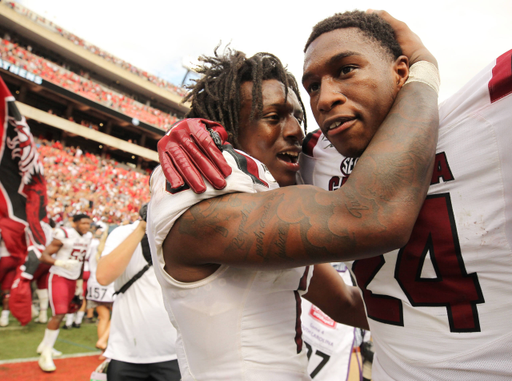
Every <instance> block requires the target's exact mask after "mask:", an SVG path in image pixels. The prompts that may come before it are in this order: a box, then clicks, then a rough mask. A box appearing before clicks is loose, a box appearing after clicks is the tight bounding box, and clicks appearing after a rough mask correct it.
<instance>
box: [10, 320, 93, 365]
mask: <svg viewBox="0 0 512 381" xmlns="http://www.w3.org/2000/svg"><path fill="white" fill-rule="evenodd" d="M45 329H46V324H39V323H35V322H34V321H31V322H30V323H28V324H27V325H26V326H25V327H22V326H21V324H20V323H19V322H18V321H17V320H16V319H15V318H13V317H12V315H10V316H9V325H8V326H7V327H0V361H3V360H12V359H23V358H31V357H38V354H37V353H36V349H37V346H38V345H39V343H40V342H41V340H42V339H43V336H44V330H45ZM96 341H97V333H96V324H94V323H89V324H86V323H84V324H82V325H81V327H80V328H72V329H68V330H66V329H61V330H60V332H59V337H58V338H57V342H56V343H55V349H57V350H59V351H61V352H62V354H63V355H70V354H75V353H91V352H93V353H98V354H99V353H100V352H99V351H98V350H97V349H96V348H95V347H94V345H95V343H96Z"/></svg>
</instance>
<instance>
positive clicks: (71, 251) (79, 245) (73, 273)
mask: <svg viewBox="0 0 512 381" xmlns="http://www.w3.org/2000/svg"><path fill="white" fill-rule="evenodd" d="M53 238H54V239H58V240H59V241H61V242H62V246H61V248H60V249H59V251H57V253H56V254H55V255H54V258H55V259H56V260H63V261H65V260H68V259H74V260H76V261H79V262H80V264H83V262H84V259H85V255H86V254H87V252H88V251H89V245H90V243H91V238H92V235H91V234H90V233H89V232H88V233H86V234H84V235H80V234H79V233H78V232H77V231H76V230H75V229H73V228H67V227H66V228H64V227H60V228H56V229H55V230H54V231H53ZM81 272H82V266H77V267H76V268H74V269H71V270H68V269H65V268H63V267H59V266H52V267H51V268H50V273H52V274H57V275H60V276H63V277H64V278H67V279H73V280H74V279H78V277H79V276H80V273H81Z"/></svg>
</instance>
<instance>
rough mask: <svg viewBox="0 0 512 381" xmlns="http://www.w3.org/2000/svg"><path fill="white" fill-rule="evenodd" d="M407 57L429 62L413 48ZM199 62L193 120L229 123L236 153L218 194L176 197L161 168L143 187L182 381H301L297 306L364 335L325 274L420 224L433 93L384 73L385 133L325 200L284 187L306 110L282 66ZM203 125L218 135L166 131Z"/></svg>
mask: <svg viewBox="0 0 512 381" xmlns="http://www.w3.org/2000/svg"><path fill="white" fill-rule="evenodd" d="M416 48H418V49H422V50H424V47H423V45H422V44H421V42H420V43H417V44H416ZM420 57H422V58H423V57H425V58H428V57H427V55H420ZM204 62H205V65H204V67H203V68H202V71H203V74H204V76H203V77H202V78H201V79H200V80H198V82H197V85H196V87H195V89H194V90H193V91H192V109H191V113H190V114H189V116H191V117H195V118H207V119H214V120H215V121H219V122H222V123H224V124H226V125H227V134H226V133H225V136H228V137H229V141H230V143H231V144H233V146H234V148H233V146H231V145H227V146H224V147H223V148H224V150H223V153H222V155H223V157H224V158H226V160H227V161H228V163H229V168H228V170H227V171H226V172H230V173H231V175H230V176H228V177H227V178H226V182H227V186H226V188H224V189H223V190H217V189H214V188H213V187H211V186H208V187H207V188H206V189H205V191H204V192H203V193H202V194H200V195H197V194H195V193H194V192H192V191H191V190H188V189H186V188H181V189H176V188H173V187H172V186H171V185H170V184H169V183H168V182H167V181H166V178H165V176H164V174H163V172H162V171H163V170H165V169H167V168H165V161H162V160H161V163H162V167H159V168H157V169H155V171H154V173H153V175H152V178H151V181H150V185H151V192H152V195H151V201H150V207H149V213H148V237H149V241H150V244H151V249H152V254H153V263H154V267H155V272H156V274H157V277H158V279H159V282H160V284H161V285H162V289H163V293H164V298H165V302H166V308H167V310H168V313H169V317H170V318H171V320H172V321H173V324H174V325H175V326H176V327H177V329H178V334H179V336H178V341H177V345H178V347H179V350H178V356H179V361H180V367H181V368H182V379H183V380H209V381H211V380H262V379H268V380H281V381H286V380H294V381H297V380H309V379H310V377H309V374H308V372H307V369H306V368H307V354H306V348H305V346H304V345H303V342H302V337H301V326H300V311H301V307H300V300H301V299H300V296H301V295H302V294H304V295H305V297H306V298H307V299H309V300H310V301H311V302H312V303H314V304H315V305H317V306H319V307H320V308H321V309H322V310H324V312H326V313H327V314H329V315H330V316H331V317H332V318H333V319H335V320H337V321H342V322H344V323H350V324H357V325H360V326H366V320H365V317H364V308H363V305H362V300H361V296H360V294H359V291H358V290H357V289H355V288H348V287H346V285H345V284H344V283H343V281H342V280H341V277H340V276H339V275H338V273H337V272H336V270H335V269H334V268H333V267H332V266H331V265H330V264H329V263H325V262H331V261H340V260H347V259H355V258H366V257H369V256H374V255H377V254H380V253H382V252H385V251H386V250H388V249H390V248H392V247H393V248H397V247H400V246H401V245H402V244H403V243H405V242H406V241H407V239H408V237H409V233H410V232H409V231H408V229H407V228H404V226H405V227H407V226H409V227H410V226H412V224H413V223H414V220H415V219H416V217H417V211H418V210H419V206H420V205H421V203H422V202H423V200H424V193H423V192H424V190H426V188H427V187H428V179H427V178H425V175H426V174H429V173H430V171H431V169H432V159H433V155H434V147H435V144H436V141H437V139H436V137H437V124H438V120H437V93H436V92H435V91H434V90H433V89H432V88H431V87H429V86H427V85H425V84H424V83H418V82H411V83H408V84H405V80H406V74H407V72H408V71H407V69H408V67H407V57H405V56H402V57H401V58H400V60H399V62H398V63H397V65H396V67H395V66H393V68H391V67H390V68H389V72H390V73H392V75H393V78H394V79H395V82H394V83H393V84H391V83H388V85H389V88H388V90H389V91H390V92H394V93H395V94H396V101H395V104H394V107H393V110H392V112H391V113H390V115H389V117H387V118H386V119H385V120H384V121H381V122H383V123H382V127H381V133H380V134H378V136H377V137H376V138H375V139H374V141H373V142H372V144H371V147H369V148H368V152H367V155H366V156H365V157H364V158H361V162H360V163H359V166H358V170H357V171H356V172H355V173H354V174H353V176H352V178H351V183H349V184H348V186H347V187H346V188H344V189H342V190H340V191H337V192H326V191H324V190H321V189H319V188H315V187H312V186H300V187H297V186H288V185H293V184H295V178H296V177H295V176H296V173H297V171H298V169H299V165H298V163H297V157H298V154H299V152H300V149H301V142H302V139H303V132H302V129H301V123H302V121H303V119H304V108H303V106H302V102H301V101H300V95H299V91H298V87H297V85H296V82H295V79H294V78H293V76H292V75H291V74H290V73H288V72H287V70H286V69H285V68H284V67H283V65H282V63H281V62H280V61H279V60H278V59H277V58H276V57H275V56H273V55H271V54H268V53H258V54H256V55H254V56H253V57H250V58H247V57H246V56H245V55H244V54H243V53H241V52H237V51H232V50H228V51H227V53H226V54H225V55H223V56H218V55H216V56H215V57H204ZM390 66H391V65H390ZM402 87H403V90H402V91H400V92H399V90H400V89H401V88H402ZM413 100H414V101H413ZM204 125H206V126H209V127H213V128H216V126H219V125H218V124H217V123H214V122H211V121H207V120H205V119H189V120H185V121H182V122H180V124H179V125H178V126H176V127H174V130H179V131H180V132H181V133H183V134H190V131H191V130H197V129H200V128H201V126H204ZM203 132H204V131H203ZM164 142H165V140H164ZM169 143H170V144H171V145H172V141H171V142H169ZM175 148H177V149H179V146H178V147H175ZM163 153H164V154H165V152H163ZM404 172H405V173H407V176H404ZM428 177H430V176H428ZM278 185H280V186H283V187H284V188H280V189H276V188H277V187H278ZM310 265H315V266H314V269H313V266H310ZM347 311H350V312H352V313H351V314H350V313H347Z"/></svg>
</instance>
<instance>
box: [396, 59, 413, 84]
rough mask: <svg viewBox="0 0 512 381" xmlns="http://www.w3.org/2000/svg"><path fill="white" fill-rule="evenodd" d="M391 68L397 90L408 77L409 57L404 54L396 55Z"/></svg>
mask: <svg viewBox="0 0 512 381" xmlns="http://www.w3.org/2000/svg"><path fill="white" fill-rule="evenodd" d="M393 70H394V74H395V77H396V86H397V90H400V89H401V88H402V86H403V85H404V83H405V81H407V78H408V77H409V59H408V58H407V57H406V56H400V57H398V58H397V59H396V60H395V63H394V65H393Z"/></svg>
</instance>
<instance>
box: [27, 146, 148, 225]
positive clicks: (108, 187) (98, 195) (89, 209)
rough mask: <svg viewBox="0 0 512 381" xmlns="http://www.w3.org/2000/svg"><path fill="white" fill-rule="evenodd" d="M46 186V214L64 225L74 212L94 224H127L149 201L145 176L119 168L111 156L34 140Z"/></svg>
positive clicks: (136, 216) (134, 218)
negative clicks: (87, 218) (86, 215)
mask: <svg viewBox="0 0 512 381" xmlns="http://www.w3.org/2000/svg"><path fill="white" fill-rule="evenodd" d="M36 142H37V146H38V150H39V153H40V155H41V158H42V160H43V165H44V171H45V177H46V182H47V187H48V215H49V217H51V218H52V219H53V220H54V221H55V222H56V223H57V224H59V225H65V224H66V223H67V222H68V221H70V218H71V217H72V216H73V215H75V214H77V213H86V214H88V215H89V216H91V218H92V220H93V222H94V223H100V222H103V223H108V224H117V225H121V224H127V223H131V222H134V221H136V220H137V219H138V218H139V216H138V210H139V208H140V206H141V205H142V204H143V203H146V202H148V201H149V188H148V180H149V176H148V175H147V174H143V173H140V172H137V171H135V170H133V169H125V168H122V167H121V166H120V165H119V163H117V162H116V161H114V160H111V159H102V158H101V157H99V156H97V155H94V154H91V153H88V152H83V151H82V150H81V149H80V147H76V148H75V147H66V148H64V147H63V146H62V144H61V143H60V142H55V141H52V142H50V141H47V140H40V139H36Z"/></svg>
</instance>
